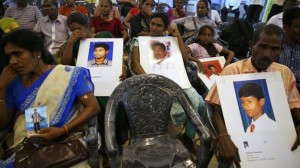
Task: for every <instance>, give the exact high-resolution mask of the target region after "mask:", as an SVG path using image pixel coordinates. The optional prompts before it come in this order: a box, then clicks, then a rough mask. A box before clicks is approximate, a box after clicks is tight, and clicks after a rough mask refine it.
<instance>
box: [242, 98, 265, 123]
mask: <svg viewBox="0 0 300 168" xmlns="http://www.w3.org/2000/svg"><path fill="white" fill-rule="evenodd" d="M240 101H241V104H242V107H243V109H244V111H245V112H246V113H247V115H248V116H249V117H251V118H252V119H253V120H256V119H258V118H259V117H260V116H261V115H263V106H264V104H265V99H264V98H261V99H260V100H258V99H257V98H256V97H253V96H249V97H240Z"/></svg>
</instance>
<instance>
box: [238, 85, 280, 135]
mask: <svg viewBox="0 0 300 168" xmlns="http://www.w3.org/2000/svg"><path fill="white" fill-rule="evenodd" d="M262 82H264V81H262ZM236 89H237V90H236V92H237V93H236V94H237V101H238V104H239V107H240V113H241V116H242V121H243V124H244V128H245V132H246V133H254V132H263V131H270V130H275V129H276V128H277V127H276V122H275V117H274V114H273V110H272V107H271V105H270V99H269V95H268V92H266V89H267V88H264V89H263V86H261V85H259V84H258V83H256V82H254V81H250V82H246V83H243V84H242V85H241V86H240V88H237V87H236ZM263 90H265V92H264V91H263ZM267 105H268V106H267ZM245 114H246V115H245ZM269 116H271V117H272V119H271V118H270V117H269Z"/></svg>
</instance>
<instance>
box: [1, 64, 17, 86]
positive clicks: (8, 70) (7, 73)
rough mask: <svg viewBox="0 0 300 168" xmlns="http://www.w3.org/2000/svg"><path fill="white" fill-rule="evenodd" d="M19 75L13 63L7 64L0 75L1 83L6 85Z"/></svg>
mask: <svg viewBox="0 0 300 168" xmlns="http://www.w3.org/2000/svg"><path fill="white" fill-rule="evenodd" d="M17 75H18V74H17V72H16V71H15V70H14V68H13V67H12V65H11V64H9V65H7V66H6V67H5V68H4V69H3V71H2V74H1V76H0V81H1V85H3V86H5V87H6V86H7V85H8V84H9V83H10V82H11V81H12V80H13V79H14V78H15V77H16V76H17Z"/></svg>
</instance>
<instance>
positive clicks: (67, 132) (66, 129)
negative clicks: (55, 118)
mask: <svg viewBox="0 0 300 168" xmlns="http://www.w3.org/2000/svg"><path fill="white" fill-rule="evenodd" d="M63 128H64V130H65V134H66V135H69V130H68V127H67V126H66V125H64V126H63Z"/></svg>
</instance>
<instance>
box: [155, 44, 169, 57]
mask: <svg viewBox="0 0 300 168" xmlns="http://www.w3.org/2000/svg"><path fill="white" fill-rule="evenodd" d="M166 54H167V53H166V51H165V50H164V49H163V48H161V47H160V46H154V47H153V55H154V58H155V59H163V58H165V56H166Z"/></svg>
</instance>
